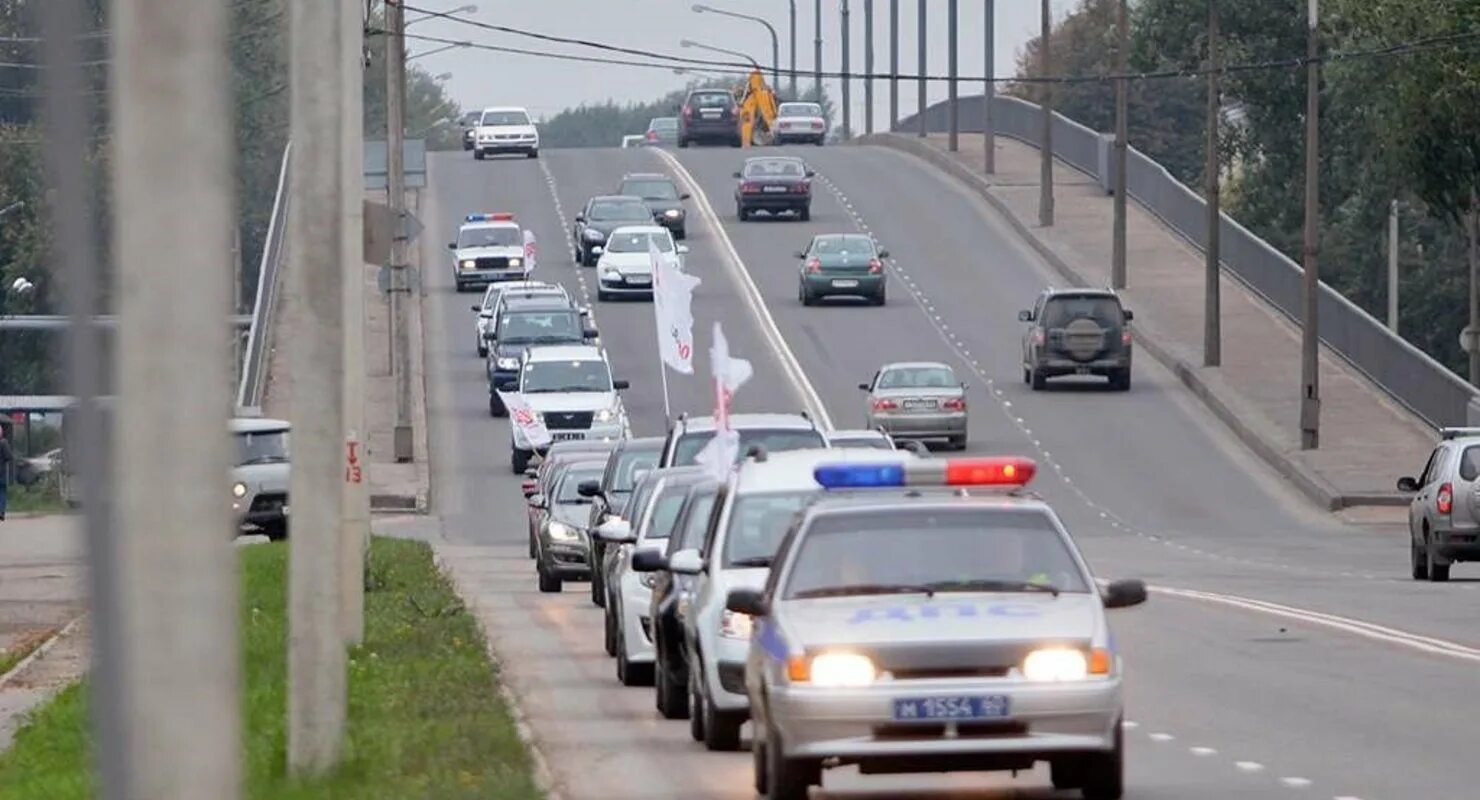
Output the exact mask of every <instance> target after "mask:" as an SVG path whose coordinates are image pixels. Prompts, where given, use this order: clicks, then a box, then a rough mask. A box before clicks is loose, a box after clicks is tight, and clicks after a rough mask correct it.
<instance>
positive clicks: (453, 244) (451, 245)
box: [447, 242, 457, 250]
mask: <svg viewBox="0 0 1480 800" xmlns="http://www.w3.org/2000/svg"><path fill="white" fill-rule="evenodd" d="M447 249H448V250H456V249H457V242H448V243H447Z"/></svg>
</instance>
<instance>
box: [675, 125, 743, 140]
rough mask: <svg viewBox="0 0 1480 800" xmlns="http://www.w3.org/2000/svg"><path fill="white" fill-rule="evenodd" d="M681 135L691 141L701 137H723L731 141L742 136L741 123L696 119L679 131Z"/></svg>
mask: <svg viewBox="0 0 1480 800" xmlns="http://www.w3.org/2000/svg"><path fill="white" fill-rule="evenodd" d="M679 137H680V138H683V139H688V140H689V141H691V142H692V141H697V140H700V139H722V140H724V141H730V140H732V139H738V138H739V137H740V124H739V123H738V122H735V121H733V120H725V121H716V122H706V121H703V120H695V121H693V122H690V123H688V125H686V126H685V127H684V128H683V130H682V131H680V133H679Z"/></svg>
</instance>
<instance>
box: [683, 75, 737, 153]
mask: <svg viewBox="0 0 1480 800" xmlns="http://www.w3.org/2000/svg"><path fill="white" fill-rule="evenodd" d="M690 142H719V143H721V144H725V143H728V144H729V145H730V146H731V147H739V146H740V105H739V104H738V103H736V102H735V96H734V95H732V94H730V93H729V92H727V91H725V90H724V89H696V90H694V91H692V92H689V96H688V97H687V98H686V99H685V100H684V101H683V108H682V109H681V110H680V111H679V113H678V146H679V147H688V146H689V143H690Z"/></svg>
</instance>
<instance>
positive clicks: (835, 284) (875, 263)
mask: <svg viewBox="0 0 1480 800" xmlns="http://www.w3.org/2000/svg"><path fill="white" fill-rule="evenodd" d="M796 256H797V258H798V259H801V271H800V276H799V277H798V279H797V299H799V300H801V301H802V305H804V306H810V305H812V304H814V303H816V302H817V301H818V300H821V299H823V298H826V297H859V298H862V299H864V300H868V301H870V302H872V303H873V304H874V305H876V306H882V305H884V259H886V258H888V257H889V251H888V250H880V249H879V248H878V247H876V246H875V245H874V240H873V239H872V238H871V237H869V236H866V235H864V234H861V233H825V234H822V235H820V236H814V237H812V243H811V244H809V245H807V249H806V250H803V251H801V252H799V253H797V254H796Z"/></svg>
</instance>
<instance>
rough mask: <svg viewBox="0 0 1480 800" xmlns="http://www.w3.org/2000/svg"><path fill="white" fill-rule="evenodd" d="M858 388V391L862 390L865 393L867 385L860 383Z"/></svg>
mask: <svg viewBox="0 0 1480 800" xmlns="http://www.w3.org/2000/svg"><path fill="white" fill-rule="evenodd" d="M858 388H859V389H862V390H863V391H865V392H866V391H868V384H866V383H860V384H858Z"/></svg>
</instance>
